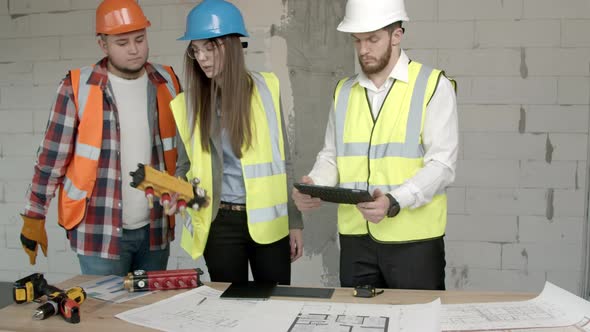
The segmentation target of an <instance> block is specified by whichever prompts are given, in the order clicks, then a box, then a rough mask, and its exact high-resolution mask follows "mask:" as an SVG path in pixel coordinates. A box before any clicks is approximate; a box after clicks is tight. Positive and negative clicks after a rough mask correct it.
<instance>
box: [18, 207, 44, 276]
mask: <svg viewBox="0 0 590 332" xmlns="http://www.w3.org/2000/svg"><path fill="white" fill-rule="evenodd" d="M21 217H22V218H23V221H24V224H23V229H22V230H21V232H20V242H21V243H22V244H23V249H25V252H26V253H27V255H29V261H30V263H31V265H35V260H36V259H37V250H38V247H37V245H40V246H41V250H43V254H44V255H45V257H47V232H46V231H45V219H36V218H30V217H27V216H24V215H22V214H21Z"/></svg>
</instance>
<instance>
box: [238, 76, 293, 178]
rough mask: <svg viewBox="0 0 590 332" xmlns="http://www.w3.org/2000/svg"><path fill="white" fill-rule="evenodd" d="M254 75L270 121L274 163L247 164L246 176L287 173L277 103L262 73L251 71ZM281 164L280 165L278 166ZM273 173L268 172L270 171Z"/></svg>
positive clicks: (267, 118)
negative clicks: (275, 103)
mask: <svg viewBox="0 0 590 332" xmlns="http://www.w3.org/2000/svg"><path fill="white" fill-rule="evenodd" d="M250 74H251V75H252V79H253V80H254V84H256V88H258V93H259V94H260V98H261V99H262V105H263V107H264V112H265V113H266V121H267V123H268V129H269V131H270V138H269V139H270V144H271V147H272V160H273V161H272V165H269V164H259V165H247V166H245V167H244V168H245V169H246V174H244V175H245V176H246V178H247V179H248V178H251V177H250V175H259V174H264V175H259V176H270V175H273V174H282V173H285V163H284V161H283V158H282V157H281V149H280V147H279V142H280V135H279V124H278V122H277V113H276V111H275V105H274V102H273V99H272V94H271V92H270V90H269V89H268V86H267V85H266V81H265V80H264V77H262V75H261V74H259V73H256V72H250ZM276 165H280V166H278V167H277V166H276ZM269 171H270V172H271V173H268V172H269ZM256 177H258V176H256Z"/></svg>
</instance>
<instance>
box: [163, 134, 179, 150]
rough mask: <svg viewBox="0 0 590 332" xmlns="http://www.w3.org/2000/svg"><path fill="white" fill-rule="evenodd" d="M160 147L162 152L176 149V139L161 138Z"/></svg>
mask: <svg viewBox="0 0 590 332" xmlns="http://www.w3.org/2000/svg"><path fill="white" fill-rule="evenodd" d="M162 147H163V148H164V151H170V150H172V149H175V148H176V137H168V138H162Z"/></svg>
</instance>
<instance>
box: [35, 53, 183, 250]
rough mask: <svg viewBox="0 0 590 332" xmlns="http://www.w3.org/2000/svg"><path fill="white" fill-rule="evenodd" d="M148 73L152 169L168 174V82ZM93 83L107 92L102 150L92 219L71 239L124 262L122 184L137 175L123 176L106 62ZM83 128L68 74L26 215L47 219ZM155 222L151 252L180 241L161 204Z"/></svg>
mask: <svg viewBox="0 0 590 332" xmlns="http://www.w3.org/2000/svg"><path fill="white" fill-rule="evenodd" d="M145 70H146V73H147V75H148V79H149V84H148V86H149V88H148V112H150V114H152V115H153V116H151V117H148V119H150V120H151V121H152V123H151V124H150V128H151V131H152V137H153V139H152V142H151V146H152V152H151V155H152V158H151V165H152V166H153V167H155V168H157V169H160V170H163V169H164V157H163V156H164V155H163V147H162V140H161V139H160V135H159V126H158V117H157V111H158V109H157V101H156V86H157V85H158V84H160V83H166V79H165V78H164V77H163V76H162V75H160V74H159V73H158V72H157V71H156V69H155V68H154V67H153V66H152V65H151V64H149V63H146V65H145ZM80 83H81V84H84V82H80ZM87 83H88V84H94V85H99V86H100V88H101V90H102V91H103V118H104V119H103V129H102V147H101V151H100V157H99V160H98V170H97V177H96V184H95V186H94V190H93V192H92V196H91V197H90V200H89V202H88V208H87V211H86V216H85V218H84V220H83V221H82V222H81V223H80V224H79V225H78V226H76V227H75V228H73V229H72V230H69V231H67V235H68V238H69V240H70V245H71V247H72V250H74V251H75V252H76V253H77V254H81V255H88V256H100V257H103V258H110V259H118V258H119V248H120V241H121V236H122V234H123V221H122V217H123V211H122V202H121V190H122V189H121V188H122V187H121V186H122V185H129V182H131V177H129V176H128V175H127V174H121V161H120V159H119V151H120V135H119V120H118V113H117V106H116V105H115V104H114V96H113V92H112V87H111V85H110V84H109V81H108V72H107V59H106V58H104V59H102V60H101V61H99V62H98V63H97V64H96V65H95V66H94V69H93V71H92V74H91V75H90V78H89V79H88V81H87ZM77 127H78V118H77V112H76V107H75V105H74V97H73V93H72V82H71V79H70V75H69V74H68V75H67V76H66V77H65V78H64V80H63V81H62V82H61V84H60V86H59V90H58V93H57V98H56V101H55V103H54V104H53V106H52V108H51V113H50V116H49V122H48V124H47V129H46V132H45V138H44V139H43V142H42V143H41V146H40V147H39V150H38V152H37V162H36V164H35V173H34V176H33V180H32V183H31V186H30V188H29V190H28V192H27V204H26V206H25V211H24V214H25V215H27V216H29V217H34V218H45V215H46V214H47V209H48V208H49V203H50V201H51V199H52V198H53V197H54V196H55V192H56V190H57V189H58V188H59V185H60V184H61V183H62V181H63V180H64V175H65V174H66V170H67V168H68V164H69V162H70V160H71V159H72V157H73V154H74V149H75V144H76V136H77V135H76V132H77ZM122 176H124V177H125V178H122ZM150 219H151V222H150V250H159V249H165V248H166V247H167V246H168V243H169V242H170V241H172V240H173V239H174V230H173V229H169V228H168V219H167V217H165V216H164V214H163V212H162V207H161V205H160V204H154V208H153V209H152V210H151V214H150Z"/></svg>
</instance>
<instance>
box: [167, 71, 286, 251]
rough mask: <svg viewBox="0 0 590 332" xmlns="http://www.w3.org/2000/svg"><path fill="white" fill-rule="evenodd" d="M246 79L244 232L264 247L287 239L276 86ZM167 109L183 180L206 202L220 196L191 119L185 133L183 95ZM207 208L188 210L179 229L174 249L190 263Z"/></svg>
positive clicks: (201, 241) (260, 77)
mask: <svg viewBox="0 0 590 332" xmlns="http://www.w3.org/2000/svg"><path fill="white" fill-rule="evenodd" d="M250 76H251V77H252V79H253V81H254V89H253V94H252V99H251V112H252V114H251V117H252V118H251V119H252V123H253V124H254V126H253V128H254V130H253V131H252V146H251V147H250V148H249V149H247V150H244V149H243V150H242V159H241V160H240V161H241V164H242V175H243V177H244V184H245V188H246V213H247V216H248V230H249V232H250V235H251V236H252V239H254V241H256V242H257V243H260V244H268V243H273V242H275V241H277V240H280V239H282V238H283V237H285V236H287V235H288V234H289V221H288V215H287V199H288V196H287V195H288V191H287V173H286V170H285V151H284V144H283V134H282V132H283V128H282V122H281V113H280V112H281V108H280V101H279V100H280V99H279V80H278V78H277V77H276V76H275V75H274V74H273V73H262V72H261V73H257V72H250ZM170 107H171V108H172V113H173V114H174V119H175V120H176V125H177V127H178V131H179V134H180V137H181V138H182V141H183V144H184V146H185V148H186V151H187V155H188V157H189V160H190V163H191V166H190V169H189V171H188V173H187V178H188V179H189V180H191V179H193V178H199V179H200V180H201V183H200V186H201V187H203V189H205V190H206V191H207V194H208V195H209V196H210V197H214V196H215V195H220V194H221V193H218V192H214V191H213V182H212V181H213V172H214V171H216V172H221V170H212V163H211V153H210V152H207V151H203V150H202V149H201V135H200V132H199V128H200V126H201V125H202V124H201V123H199V121H198V119H197V123H196V125H195V128H194V132H191V128H192V122H191V121H192V120H189V119H192V116H193V115H191V116H189V115H188V114H187V107H186V101H185V98H184V94H179V95H178V96H177V97H176V98H175V99H174V100H172V102H171V103H170ZM188 111H189V112H192V110H188ZM207 125H208V124H207ZM209 151H211V149H209ZM212 206H213V204H209V206H208V207H206V208H201V209H199V210H198V211H195V210H193V209H190V208H189V209H188V212H189V213H188V215H189V217H190V218H188V219H187V220H185V222H184V223H183V226H182V239H181V242H180V245H181V247H182V248H183V249H184V250H185V251H186V252H187V253H188V254H190V255H191V257H192V258H193V259H197V258H199V257H200V256H201V255H202V254H203V252H204V250H205V245H206V243H207V237H208V235H209V229H210V227H211V222H212V216H213V211H212V210H213V209H212Z"/></svg>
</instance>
